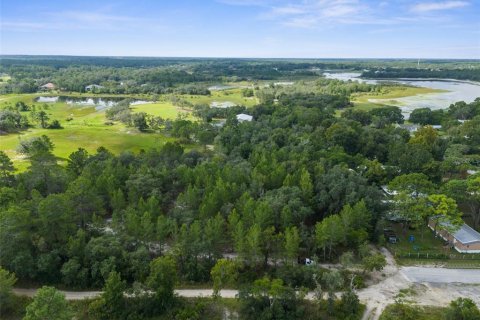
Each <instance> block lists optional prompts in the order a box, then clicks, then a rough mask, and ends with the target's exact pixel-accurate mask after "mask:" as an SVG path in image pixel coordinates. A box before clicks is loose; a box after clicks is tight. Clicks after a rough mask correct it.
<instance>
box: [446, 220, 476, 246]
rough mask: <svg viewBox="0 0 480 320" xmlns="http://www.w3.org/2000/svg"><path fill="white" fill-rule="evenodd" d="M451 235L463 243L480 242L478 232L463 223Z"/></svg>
mask: <svg viewBox="0 0 480 320" xmlns="http://www.w3.org/2000/svg"><path fill="white" fill-rule="evenodd" d="M453 236H454V237H455V239H457V240H458V241H460V242H461V243H463V244H470V243H474V242H480V233H478V232H477V231H476V230H474V229H473V228H472V227H470V226H469V225H467V224H463V225H462V226H461V227H460V229H459V230H458V231H457V232H455V234H454V235H453Z"/></svg>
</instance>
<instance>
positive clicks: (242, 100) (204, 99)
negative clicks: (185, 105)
mask: <svg viewBox="0 0 480 320" xmlns="http://www.w3.org/2000/svg"><path fill="white" fill-rule="evenodd" d="M242 90H243V89H241V88H236V89H227V90H215V91H212V92H211V94H210V95H209V96H194V95H181V96H179V97H180V98H182V99H185V100H187V101H189V102H191V103H193V104H207V105H210V103H212V102H233V103H234V104H236V105H239V106H246V107H253V106H254V105H256V104H258V100H257V98H256V97H244V96H242Z"/></svg>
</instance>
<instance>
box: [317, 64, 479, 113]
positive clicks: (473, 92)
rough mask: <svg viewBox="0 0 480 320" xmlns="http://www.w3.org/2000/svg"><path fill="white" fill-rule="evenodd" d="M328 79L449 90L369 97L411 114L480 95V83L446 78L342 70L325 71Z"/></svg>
mask: <svg viewBox="0 0 480 320" xmlns="http://www.w3.org/2000/svg"><path fill="white" fill-rule="evenodd" d="M324 75H325V77H326V78H328V79H338V80H343V81H348V80H352V81H359V82H363V83H368V84H378V83H381V82H390V83H391V82H395V83H401V84H406V85H411V86H417V87H425V88H432V89H441V90H447V92H433V93H427V94H418V95H414V96H409V97H403V98H395V99H369V101H371V102H379V103H386V104H393V105H397V106H398V107H400V108H401V109H402V112H403V113H404V114H406V115H409V114H410V113H411V112H412V111H413V110H415V109H418V108H425V107H428V108H430V109H432V110H435V109H446V108H448V107H449V106H450V105H451V104H452V103H455V102H457V101H465V102H467V103H469V102H472V101H474V100H475V98H477V97H480V83H475V82H466V81H455V80H450V79H445V80H427V79H408V80H407V79H389V80H373V79H361V78H360V75H361V74H360V73H358V72H342V73H328V72H326V73H324Z"/></svg>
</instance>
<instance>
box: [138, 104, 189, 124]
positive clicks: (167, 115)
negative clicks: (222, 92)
mask: <svg viewBox="0 0 480 320" xmlns="http://www.w3.org/2000/svg"><path fill="white" fill-rule="evenodd" d="M131 109H132V111H133V112H136V113H138V112H145V113H147V114H151V115H154V116H156V117H162V118H164V119H171V120H174V119H176V118H177V117H178V116H179V115H180V114H186V115H187V119H189V120H195V118H194V117H193V115H192V113H191V110H188V109H184V108H180V107H177V106H174V105H173V104H172V103H171V102H169V101H160V102H155V103H146V104H137V105H133V106H132V107H131Z"/></svg>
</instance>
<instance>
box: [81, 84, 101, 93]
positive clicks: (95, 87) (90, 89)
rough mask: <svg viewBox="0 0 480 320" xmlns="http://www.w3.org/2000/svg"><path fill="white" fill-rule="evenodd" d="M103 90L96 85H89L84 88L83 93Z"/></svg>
mask: <svg viewBox="0 0 480 320" xmlns="http://www.w3.org/2000/svg"><path fill="white" fill-rule="evenodd" d="M103 88H104V87H103V86H100V85H98V84H91V85H89V86H86V87H85V91H92V90H95V89H103Z"/></svg>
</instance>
